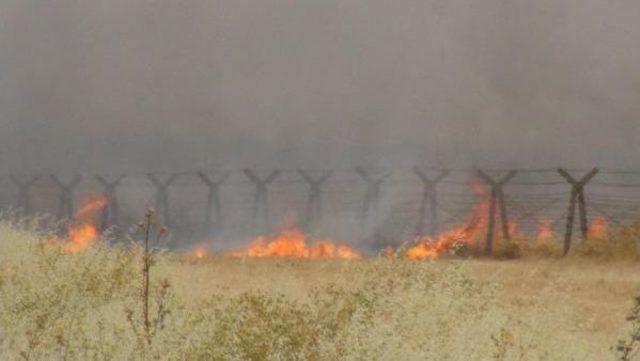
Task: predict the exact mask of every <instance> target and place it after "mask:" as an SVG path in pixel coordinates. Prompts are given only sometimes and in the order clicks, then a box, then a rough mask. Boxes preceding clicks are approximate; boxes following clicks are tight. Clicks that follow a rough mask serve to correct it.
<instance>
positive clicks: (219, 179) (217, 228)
mask: <svg viewBox="0 0 640 361" xmlns="http://www.w3.org/2000/svg"><path fill="white" fill-rule="evenodd" d="M198 177H200V180H201V181H202V183H204V184H205V185H206V186H207V188H208V190H209V193H208V197H207V208H206V209H205V219H204V226H205V230H206V232H207V233H210V232H212V230H213V233H214V234H219V233H221V232H222V227H223V226H224V224H223V218H222V217H223V216H222V204H221V202H220V186H221V185H222V183H224V182H225V181H226V180H227V178H229V173H228V172H224V173H221V174H219V175H215V174H214V175H213V176H211V177H210V176H209V175H207V174H206V173H204V172H198ZM214 212H215V221H214V220H213V214H214Z"/></svg>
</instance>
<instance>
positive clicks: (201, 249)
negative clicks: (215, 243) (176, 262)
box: [184, 243, 213, 262]
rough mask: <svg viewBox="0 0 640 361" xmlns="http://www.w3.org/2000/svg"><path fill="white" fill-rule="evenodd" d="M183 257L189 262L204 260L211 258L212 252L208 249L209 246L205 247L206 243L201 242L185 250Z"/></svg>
mask: <svg viewBox="0 0 640 361" xmlns="http://www.w3.org/2000/svg"><path fill="white" fill-rule="evenodd" d="M184 257H185V259H186V260H188V261H191V262H205V261H210V260H212V259H213V254H212V253H211V251H209V247H207V245H206V244H204V243H201V244H199V245H197V246H196V247H195V248H193V249H191V250H190V251H187V252H186V253H185V254H184Z"/></svg>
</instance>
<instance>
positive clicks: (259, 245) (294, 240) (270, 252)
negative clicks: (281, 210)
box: [232, 229, 361, 260]
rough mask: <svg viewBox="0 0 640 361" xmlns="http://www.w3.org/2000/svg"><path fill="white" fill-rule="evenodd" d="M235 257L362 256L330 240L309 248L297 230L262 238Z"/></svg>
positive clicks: (234, 253) (235, 254)
mask: <svg viewBox="0 0 640 361" xmlns="http://www.w3.org/2000/svg"><path fill="white" fill-rule="evenodd" d="M232 255H233V256H235V257H258V258H263V257H285V258H310V259H323V258H324V259H326V258H339V259H349V260H351V259H359V258H360V257H361V256H360V254H359V253H358V251H356V250H355V249H353V248H351V247H349V246H346V245H335V244H334V243H333V242H331V241H329V240H322V241H320V242H317V243H316V244H315V245H313V246H311V247H310V246H308V245H307V242H306V236H305V235H304V233H302V232H301V231H299V230H297V229H290V230H285V231H283V232H281V233H280V234H278V235H276V236H274V237H273V238H271V239H268V238H267V237H264V236H260V237H258V238H256V240H255V241H254V242H253V243H252V244H251V245H250V246H249V247H248V248H246V249H244V250H242V251H238V252H233V253H232Z"/></svg>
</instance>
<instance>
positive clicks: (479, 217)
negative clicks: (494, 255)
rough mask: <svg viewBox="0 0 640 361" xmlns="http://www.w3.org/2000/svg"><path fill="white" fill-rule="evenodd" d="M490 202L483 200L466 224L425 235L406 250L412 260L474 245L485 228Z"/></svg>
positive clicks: (429, 257) (432, 256) (433, 256)
mask: <svg viewBox="0 0 640 361" xmlns="http://www.w3.org/2000/svg"><path fill="white" fill-rule="evenodd" d="M487 209H488V203H487V202H485V201H483V202H481V203H480V204H478V205H476V206H475V207H474V211H473V213H472V215H471V217H470V218H469V221H467V222H466V223H465V224H462V225H460V226H458V227H456V228H454V229H452V230H449V231H446V232H443V233H441V234H439V235H437V236H436V237H434V238H431V237H427V236H423V237H420V238H419V239H418V241H417V244H416V245H415V246H413V247H411V248H409V249H407V251H406V256H407V258H409V259H411V260H423V259H433V258H436V257H438V256H439V255H440V254H442V253H445V252H448V251H450V250H452V249H454V248H455V247H456V246H459V245H467V246H472V245H473V243H474V241H475V240H476V239H477V237H478V236H479V235H480V234H481V232H482V231H483V230H484V229H485V227H484V225H485V224H486V219H487Z"/></svg>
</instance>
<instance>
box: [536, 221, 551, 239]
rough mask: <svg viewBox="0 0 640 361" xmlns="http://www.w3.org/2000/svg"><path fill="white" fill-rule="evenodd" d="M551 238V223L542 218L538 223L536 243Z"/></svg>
mask: <svg viewBox="0 0 640 361" xmlns="http://www.w3.org/2000/svg"><path fill="white" fill-rule="evenodd" d="M551 238H553V229H552V228H551V221H549V220H548V219H546V218H544V219H541V220H539V221H538V232H537V233H536V241H538V242H542V241H546V240H549V239H551Z"/></svg>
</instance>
